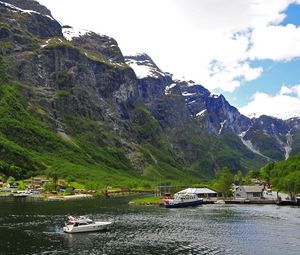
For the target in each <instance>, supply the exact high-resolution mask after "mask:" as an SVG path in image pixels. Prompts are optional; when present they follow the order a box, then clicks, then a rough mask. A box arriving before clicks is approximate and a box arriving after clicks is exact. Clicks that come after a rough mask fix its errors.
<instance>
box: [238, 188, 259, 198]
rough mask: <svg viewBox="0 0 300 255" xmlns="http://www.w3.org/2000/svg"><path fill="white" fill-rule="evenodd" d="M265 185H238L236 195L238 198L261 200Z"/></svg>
mask: <svg viewBox="0 0 300 255" xmlns="http://www.w3.org/2000/svg"><path fill="white" fill-rule="evenodd" d="M263 189H264V187H263V186H236V187H235V190H234V197H235V198H236V199H247V200H259V199H262V197H263Z"/></svg>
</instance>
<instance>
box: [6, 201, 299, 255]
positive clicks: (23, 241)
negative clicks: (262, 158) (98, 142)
mask: <svg viewBox="0 0 300 255" xmlns="http://www.w3.org/2000/svg"><path fill="white" fill-rule="evenodd" d="M127 202H128V200H126V199H108V200H100V199H95V200H82V201H66V202H59V201H57V202H42V201H40V202H39V201H28V200H25V199H0V254H1V255H2V254H30V255H31V254H139V255H140V254H142V255H146V254H249V255H251V254H255V255H256V254H272V255H277V254H278V255H290V254H293V255H294V254H295V255H296V254H297V255H299V254H300V208H297V207H277V206H273V205H262V206H256V205H251V206H250V205H242V206H237V205H202V206H198V207H196V208H181V209H165V208H162V207H133V206H128V205H127ZM68 213H70V214H75V215H88V216H90V217H92V218H94V219H101V220H109V221H114V225H113V227H112V228H111V229H110V230H108V231H106V232H98V233H81V234H65V233H63V231H62V226H63V224H64V221H65V220H66V217H65V215H66V214H68Z"/></svg>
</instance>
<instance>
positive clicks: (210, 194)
mask: <svg viewBox="0 0 300 255" xmlns="http://www.w3.org/2000/svg"><path fill="white" fill-rule="evenodd" d="M177 193H180V194H184V193H192V194H196V195H197V196H198V197H200V198H203V199H206V200H211V201H216V200H217V196H218V193H217V192H215V191H214V190H211V189H209V188H187V189H184V190H181V191H179V192H177Z"/></svg>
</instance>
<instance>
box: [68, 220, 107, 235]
mask: <svg viewBox="0 0 300 255" xmlns="http://www.w3.org/2000/svg"><path fill="white" fill-rule="evenodd" d="M111 224H112V222H110V221H105V222H103V221H93V220H91V219H89V218H87V217H85V216H79V217H74V216H68V222H67V223H66V224H65V227H64V228H63V230H64V232H66V233H82V232H92V231H100V230H105V229H107V228H108V227H109V226H110V225H111Z"/></svg>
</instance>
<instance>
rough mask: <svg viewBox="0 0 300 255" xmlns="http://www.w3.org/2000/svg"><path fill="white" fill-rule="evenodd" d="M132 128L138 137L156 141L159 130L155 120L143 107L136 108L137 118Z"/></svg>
mask: <svg viewBox="0 0 300 255" xmlns="http://www.w3.org/2000/svg"><path fill="white" fill-rule="evenodd" d="M133 130H134V132H135V133H136V135H137V137H138V139H140V140H143V141H149V142H150V141H151V142H152V143H157V142H158V139H159V133H160V132H161V130H160V128H159V124H158V122H157V120H156V119H155V118H154V117H153V115H152V114H151V113H150V111H149V110H147V109H146V108H144V107H139V108H138V110H137V118H136V123H135V125H134V126H133Z"/></svg>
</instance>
